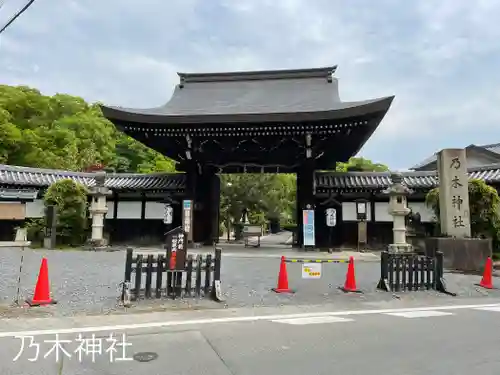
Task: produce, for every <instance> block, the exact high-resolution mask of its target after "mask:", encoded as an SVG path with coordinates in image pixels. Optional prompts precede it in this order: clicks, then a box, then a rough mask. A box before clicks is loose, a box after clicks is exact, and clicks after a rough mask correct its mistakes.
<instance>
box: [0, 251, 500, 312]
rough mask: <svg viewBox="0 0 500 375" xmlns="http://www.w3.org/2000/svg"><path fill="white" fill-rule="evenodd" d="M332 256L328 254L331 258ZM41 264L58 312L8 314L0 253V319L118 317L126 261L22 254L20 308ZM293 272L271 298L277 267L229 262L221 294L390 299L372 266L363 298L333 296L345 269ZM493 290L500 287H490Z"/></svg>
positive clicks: (154, 304) (467, 287)
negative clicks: (287, 290)
mask: <svg viewBox="0 0 500 375" xmlns="http://www.w3.org/2000/svg"><path fill="white" fill-rule="evenodd" d="M333 255H335V254H333ZM43 256H45V257H47V259H48V265H49V277H50V281H51V285H52V295H53V297H54V298H55V299H57V300H58V304H57V305H54V306H51V307H48V308H42V309H29V311H26V310H27V309H22V312H20V311H21V309H13V308H9V307H8V306H9V305H11V304H12V303H13V301H15V299H16V290H17V278H18V274H19V264H20V257H21V250H20V249H14V248H2V249H1V250H0V315H3V316H17V315H27V316H39V315H54V316H71V315H77V314H109V313H123V312H124V309H123V308H122V307H119V306H117V302H118V296H119V284H120V282H121V281H122V280H123V276H124V261H125V253H124V252H123V251H116V252H90V251H56V250H30V249H26V250H24V264H23V271H22V274H21V301H24V300H25V299H26V298H27V297H29V296H30V295H31V294H32V293H33V289H34V285H35V282H36V278H37V274H38V270H39V267H40V262H41V258H42V257H43ZM300 267H301V266H300V264H288V274H289V282H290V287H291V288H293V289H296V293H295V294H293V295H278V294H275V293H273V292H272V291H270V289H271V288H273V287H275V286H276V282H277V275H278V270H279V259H277V258H265V257H256V258H249V257H231V256H225V257H223V261H222V270H221V274H222V275H221V276H222V277H221V278H222V289H223V295H224V298H225V300H226V301H225V304H224V305H223V306H227V307H252V306H281V305H294V304H297V305H308V304H315V305H317V304H322V303H335V301H336V300H340V299H342V301H343V302H345V301H353V302H359V301H362V302H364V303H367V304H370V303H377V302H380V301H384V300H385V301H388V300H391V299H394V298H395V296H394V295H393V294H391V293H385V292H381V291H377V290H376V284H377V281H378V277H379V272H380V266H379V264H378V262H364V261H359V262H357V263H356V278H357V283H358V288H359V289H361V290H363V291H364V294H359V295H358V294H356V295H354V294H352V295H350V294H348V295H346V294H344V293H342V292H341V291H340V290H338V286H340V285H342V284H343V283H344V280H345V274H346V269H347V265H346V264H325V265H324V266H323V274H322V278H321V279H320V280H303V279H301V268H300ZM446 280H447V284H448V287H449V289H450V290H451V291H453V292H456V293H458V294H459V297H457V298H466V297H481V296H484V297H489V296H491V297H499V296H500V291H485V290H481V289H480V288H477V287H475V286H474V283H477V282H478V281H479V280H480V277H478V276H474V275H473V276H471V275H462V274H455V273H447V274H446ZM496 282H497V283H498V284H500V280H498V279H497V280H496ZM439 296H440V295H439V294H437V293H435V292H415V293H406V294H401V296H398V297H397V298H404V299H426V298H427V299H435V298H438V299H439V298H440V297H439ZM138 305H139V306H138V307H137V308H132V309H129V310H132V311H134V312H137V311H140V310H141V309H145V310H147V309H155V308H163V307H166V308H172V309H184V308H189V309H193V308H221V307H222V306H221V304H218V303H215V302H212V301H208V300H196V299H186V300H182V301H181V300H178V301H175V302H173V301H170V300H164V301H162V302H159V301H156V300H151V301H140V302H139V303H138Z"/></svg>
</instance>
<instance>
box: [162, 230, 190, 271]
mask: <svg viewBox="0 0 500 375" xmlns="http://www.w3.org/2000/svg"><path fill="white" fill-rule="evenodd" d="M165 246H166V250H167V261H168V264H167V267H168V268H169V269H170V270H171V271H184V270H185V268H186V255H187V234H186V232H184V231H183V230H182V228H181V227H178V228H175V229H172V230H171V231H170V232H168V233H167V235H166V244H165Z"/></svg>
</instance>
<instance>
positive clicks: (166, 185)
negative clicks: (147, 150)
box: [0, 164, 184, 190]
mask: <svg viewBox="0 0 500 375" xmlns="http://www.w3.org/2000/svg"><path fill="white" fill-rule="evenodd" d="M66 178H70V179H72V180H74V181H77V182H79V183H81V184H83V185H85V186H88V187H92V186H94V185H95V180H94V173H84V172H69V171H61V170H54V169H40V168H30V167H17V166H11V165H1V164H0V184H2V185H17V186H37V187H45V186H49V185H51V184H52V183H54V182H56V181H59V180H62V179H66ZM106 186H107V187H108V188H110V189H117V190H121V189H124V190H129V189H130V190H160V189H168V190H175V189H182V188H183V187H184V175H183V174H181V173H155V174H130V173H108V174H107V175H106Z"/></svg>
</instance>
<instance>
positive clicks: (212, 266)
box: [121, 248, 221, 301]
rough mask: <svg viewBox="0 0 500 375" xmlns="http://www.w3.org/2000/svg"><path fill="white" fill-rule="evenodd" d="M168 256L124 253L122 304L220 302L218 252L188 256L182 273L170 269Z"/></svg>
mask: <svg viewBox="0 0 500 375" xmlns="http://www.w3.org/2000/svg"><path fill="white" fill-rule="evenodd" d="M170 265H171V257H169V254H168V253H167V254H165V255H164V254H150V255H143V254H134V252H133V250H132V249H127V257H126V261H125V281H124V283H123V291H122V297H121V298H122V301H125V300H127V299H130V300H131V301H134V300H138V299H150V298H165V297H166V298H172V299H176V298H184V297H211V298H213V299H215V300H220V293H218V292H217V290H216V289H217V288H218V285H219V286H220V269H221V249H219V248H216V249H215V254H214V255H212V254H207V255H204V256H203V255H197V256H196V257H193V255H188V256H187V259H186V262H185V264H184V267H182V268H183V269H181V270H179V269H171V267H170Z"/></svg>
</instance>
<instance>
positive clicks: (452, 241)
mask: <svg viewBox="0 0 500 375" xmlns="http://www.w3.org/2000/svg"><path fill="white" fill-rule="evenodd" d="M437 164H438V177H439V223H440V226H441V228H440V229H441V234H442V237H435V238H427V239H426V240H425V253H426V254H427V255H429V256H434V254H435V252H436V251H440V252H442V253H443V258H444V267H445V268H449V269H454V270H459V271H475V272H481V271H482V270H483V268H484V264H485V262H486V259H487V258H488V257H490V256H491V255H492V248H491V240H490V239H479V238H471V223H470V210H469V177H468V173H467V158H466V152H465V150H464V149H444V150H441V151H440V152H438V154H437Z"/></svg>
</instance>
